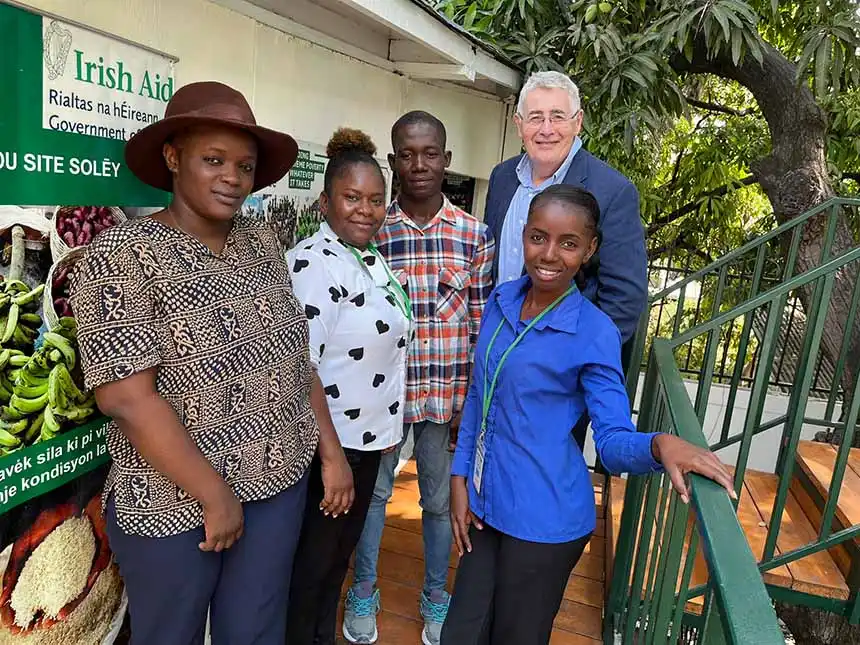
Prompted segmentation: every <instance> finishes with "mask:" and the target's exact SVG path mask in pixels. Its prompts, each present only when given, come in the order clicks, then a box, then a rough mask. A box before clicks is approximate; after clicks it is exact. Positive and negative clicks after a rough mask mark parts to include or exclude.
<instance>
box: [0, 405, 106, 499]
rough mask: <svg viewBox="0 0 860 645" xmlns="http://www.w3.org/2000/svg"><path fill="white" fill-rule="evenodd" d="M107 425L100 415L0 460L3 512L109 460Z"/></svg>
mask: <svg viewBox="0 0 860 645" xmlns="http://www.w3.org/2000/svg"><path fill="white" fill-rule="evenodd" d="M107 424H108V421H107V419H106V418H105V417H100V418H98V419H95V420H94V421H90V422H89V423H86V424H84V425H82V426H80V427H79V428H75V429H74V430H71V431H69V432H66V433H64V434H62V435H60V436H59V437H57V438H56V439H52V440H51V441H45V442H42V443H37V444H35V445H33V446H30V447H29V448H24V449H23V450H19V451H17V452H14V453H12V454H11V455H9V456H8V457H3V458H2V459H0V515H2V514H3V513H6V512H7V511H9V510H10V509H12V508H15V507H16V506H19V505H20V504H23V503H24V502H28V501H30V500H31V499H34V498H36V497H39V496H40V495H44V494H45V493H47V492H49V491H52V490H54V489H55V488H59V487H60V486H62V485H63V484H66V483H68V482H70V481H72V480H74V479H77V478H78V477H80V476H81V475H83V474H85V473H88V472H90V471H91V470H93V469H95V468H98V467H99V466H101V465H102V464H105V463H107V462H108V460H109V459H110V456H109V455H108V450H107V444H106V443H105V433H106V430H107Z"/></svg>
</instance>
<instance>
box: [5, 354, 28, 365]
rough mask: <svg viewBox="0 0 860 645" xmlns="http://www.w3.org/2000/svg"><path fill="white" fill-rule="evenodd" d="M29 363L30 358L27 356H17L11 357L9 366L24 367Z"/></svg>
mask: <svg viewBox="0 0 860 645" xmlns="http://www.w3.org/2000/svg"><path fill="white" fill-rule="evenodd" d="M29 362H30V357H29V356H27V355H25V354H16V355H15V356H10V357H9V364H10V365H11V366H12V367H24V366H25V365H26V364H27V363H29Z"/></svg>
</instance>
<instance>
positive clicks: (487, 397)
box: [481, 287, 576, 437]
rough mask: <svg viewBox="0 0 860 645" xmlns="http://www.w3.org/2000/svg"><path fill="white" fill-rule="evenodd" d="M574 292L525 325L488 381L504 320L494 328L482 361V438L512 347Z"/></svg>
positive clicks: (556, 301)
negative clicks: (493, 350)
mask: <svg viewBox="0 0 860 645" xmlns="http://www.w3.org/2000/svg"><path fill="white" fill-rule="evenodd" d="M574 291H576V287H570V288H569V289H568V290H567V291H565V292H564V293H563V294H561V295H560V296H559V297H558V298H556V299H555V300H554V301H553V303H552V304H551V305H550V306H549V307H547V308H546V309H544V310H543V311H542V312H540V313H539V314H538V315H537V316H535V317H534V318H533V319H532V321H531V322H530V323H529V324H528V325H526V328H525V329H523V331H522V332H521V333H519V334H518V335H517V337H516V338H514V342H512V343H511V345H510V347H508V348H507V349H506V350H505V352H504V353H503V354H502V356H501V358H500V359H499V363H498V365H496V371H495V372H494V373H493V379H492V381H488V380H487V374H488V373H489V370H490V350H491V349H493V344H494V343H495V342H496V337H497V336H498V335H499V332H500V331H502V327H504V326H505V322H507V321H506V320H505V318H504V317H502V320H501V322H499V326H498V327H496V331H495V332H494V333H493V336H492V338H490V344H489V345H487V353H486V356H485V360H484V398H483V401H482V404H481V408H482V409H481V436H482V437H483V435H484V433H485V432H486V431H487V416H488V415H489V413H490V403H491V402H492V400H493V394H494V393H495V391H496V381H497V380H498V378H499V374H500V373H501V371H502V366H503V365H504V364H505V361H506V360H507V358H508V354H510V353H511V351H512V350H513V349H514V347H516V346H517V345H518V344H519V342H520V341H521V340H522V339H523V336H525V335H526V334H527V333H528V332H529V331H531V329H532V327H534V326H535V325H536V324H538V322H540V320H541V319H542V318H543V317H544V316H546V315H547V314H548V313H549V312H550V311H552V310H553V309H555V308H556V307H557V306H558V304H559V303H560V302H561V301H562V300H564V299H565V298H567V296H569V295H570V294H571V293H573V292H574Z"/></svg>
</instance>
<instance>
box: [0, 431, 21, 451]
mask: <svg viewBox="0 0 860 645" xmlns="http://www.w3.org/2000/svg"><path fill="white" fill-rule="evenodd" d="M20 445H21V440H20V439H19V438H18V437H16V436H15V435H13V434H11V433H9V432H7V431H6V430H4V429H3V428H0V446H3V447H4V448H17V447H18V446H20Z"/></svg>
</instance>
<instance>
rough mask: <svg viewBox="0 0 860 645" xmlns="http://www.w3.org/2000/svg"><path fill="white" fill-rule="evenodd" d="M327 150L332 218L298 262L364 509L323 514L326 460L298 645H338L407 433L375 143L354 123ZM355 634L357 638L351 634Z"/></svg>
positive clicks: (399, 325) (307, 547) (315, 476)
mask: <svg viewBox="0 0 860 645" xmlns="http://www.w3.org/2000/svg"><path fill="white" fill-rule="evenodd" d="M326 152H327V154H328V157H329V162H328V166H327V167H326V172H325V180H324V189H323V193H322V194H321V195H320V206H321V209H322V211H323V213H324V215H325V221H324V222H322V224H320V228H319V231H318V232H317V233H316V234H315V235H313V236H312V237H311V238H310V239H307V240H305V241H303V242H301V243H300V244H299V245H298V246H297V247H296V248H294V249H293V250H291V251H290V253H289V258H288V264H289V266H290V270H291V272H292V279H293V285H294V286H295V290H296V296H297V297H298V298H299V300H300V301H301V302H302V303H303V304H304V308H305V313H306V314H307V317H308V321H309V325H310V335H311V346H310V351H311V362H312V363H313V364H314V366H315V367H316V369H317V371H318V373H319V375H320V378H321V379H322V381H323V384H324V385H325V393H326V395H327V396H328V401H329V408H330V409H331V413H332V417H333V418H334V423H335V427H336V428H337V433H338V436H339V437H340V441H341V444H342V445H343V447H344V450H345V452H346V456H347V460H348V461H349V464H350V466H351V467H352V475H353V480H354V481H355V504H354V505H353V508H352V512H350V513H349V515H345V516H341V517H339V518H332V517H330V516H327V515H326V514H324V513H321V512H320V502H321V500H322V499H323V497H324V488H323V482H322V478H321V477H320V463H319V460H317V459H315V460H314V462H313V464H312V466H311V479H310V483H309V494H308V502H307V511H306V514H305V522H304V526H303V528H302V536H301V539H300V541H299V549H298V552H297V554H296V564H295V569H294V571H293V580H292V591H291V592H290V609H289V620H288V627H287V645H334V643H335V630H336V627H337V625H336V623H337V606H338V601H339V600H340V591H341V587H342V586H343V580H344V578H345V576H346V572H347V569H348V567H349V556H350V555H351V554H352V552H353V550H354V549H355V545H356V544H357V543H358V539H359V537H360V536H361V532H362V529H363V528H364V520H365V517H366V516H367V509H368V508H369V507H370V499H371V497H372V496H373V489H374V486H375V484H376V475H377V472H378V470H379V460H380V457H381V455H382V453H383V451H385V450H388V449H391V448H393V447H394V446H396V445H397V444H398V443H399V442H400V439H401V436H402V433H403V430H402V428H403V398H404V396H405V393H406V355H407V351H408V347H409V336H410V326H411V318H412V309H411V306H410V303H409V298H408V296H407V295H406V292H405V291H404V290H403V289H402V288H401V286H400V283H399V282H397V280H396V279H395V278H394V277H393V275H392V273H391V270H390V269H389V268H388V264H387V263H386V262H385V260H384V259H383V258H382V256H381V255H380V254H379V252H378V251H377V250H376V247H375V246H374V245H373V243H372V242H371V239H372V238H373V236H374V235H375V234H376V232H377V231H378V230H379V227H380V226H382V222H383V220H384V219H385V180H384V178H383V176H382V171H381V169H380V167H379V163H378V162H377V161H376V159H374V157H373V155H374V154H375V153H376V146H375V145H374V144H373V142H372V141H371V140H370V138H369V137H368V136H367V135H366V134H364V133H363V132H360V131H358V130H351V129H345V128H344V129H340V130H338V131H337V132H335V134H334V135H333V136H332V138H331V141H329V144H328V147H327V149H326ZM344 635H345V636H346V637H347V639H348V640H349V641H350V642H356V640H355V639H354V638H353V637H352V636H351V635H350V634H349V633H348V632H347V631H344Z"/></svg>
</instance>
